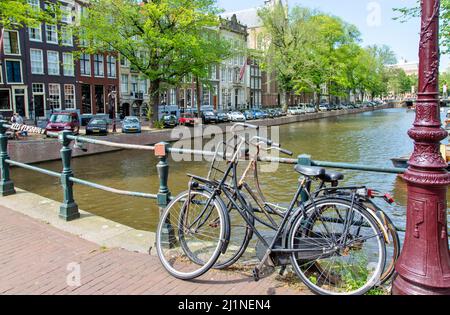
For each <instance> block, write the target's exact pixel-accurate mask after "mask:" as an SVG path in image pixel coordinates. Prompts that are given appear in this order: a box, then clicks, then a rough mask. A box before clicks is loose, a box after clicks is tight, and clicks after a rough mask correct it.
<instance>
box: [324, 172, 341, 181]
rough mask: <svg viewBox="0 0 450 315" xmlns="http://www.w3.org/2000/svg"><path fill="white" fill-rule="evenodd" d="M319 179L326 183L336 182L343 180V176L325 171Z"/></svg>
mask: <svg viewBox="0 0 450 315" xmlns="http://www.w3.org/2000/svg"><path fill="white" fill-rule="evenodd" d="M320 179H321V180H323V181H324V182H327V183H332V182H338V181H340V180H343V179H344V174H342V173H339V172H333V171H325V174H324V175H323V176H321V177H320Z"/></svg>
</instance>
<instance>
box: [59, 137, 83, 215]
mask: <svg viewBox="0 0 450 315" xmlns="http://www.w3.org/2000/svg"><path fill="white" fill-rule="evenodd" d="M69 135H72V132H70V131H62V132H61V133H60V134H59V136H58V140H59V142H60V143H61V144H62V146H63V147H62V149H61V151H60V152H61V159H62V163H63V170H62V173H61V185H62V188H63V191H64V201H63V203H62V205H61V207H60V210H59V217H60V218H62V219H64V220H66V221H72V220H75V219H78V218H79V217H80V212H79V211H78V205H77V204H76V203H75V201H74V199H73V183H72V182H71V181H70V177H73V172H72V168H71V167H70V161H71V159H72V149H71V148H70V143H71V142H72V140H70V139H68V138H67V136H69Z"/></svg>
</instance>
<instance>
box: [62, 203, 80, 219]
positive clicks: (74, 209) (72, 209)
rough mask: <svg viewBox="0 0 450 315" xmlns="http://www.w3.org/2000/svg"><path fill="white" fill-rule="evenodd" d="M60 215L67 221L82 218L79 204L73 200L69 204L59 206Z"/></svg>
mask: <svg viewBox="0 0 450 315" xmlns="http://www.w3.org/2000/svg"><path fill="white" fill-rule="evenodd" d="M59 217H60V218H61V219H63V220H65V221H73V220H76V219H79V218H80V212H79V211H78V205H77V204H76V203H75V202H73V203H69V204H62V205H61V207H60V208H59Z"/></svg>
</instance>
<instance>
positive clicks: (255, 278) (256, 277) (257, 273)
mask: <svg viewBox="0 0 450 315" xmlns="http://www.w3.org/2000/svg"><path fill="white" fill-rule="evenodd" d="M253 279H254V280H255V282H258V281H259V280H260V279H261V278H260V275H259V269H258V268H255V269H253Z"/></svg>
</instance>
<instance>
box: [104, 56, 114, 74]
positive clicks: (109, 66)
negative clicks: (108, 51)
mask: <svg viewBox="0 0 450 315" xmlns="http://www.w3.org/2000/svg"><path fill="white" fill-rule="evenodd" d="M106 62H107V65H106V67H107V70H108V78H115V77H116V58H115V57H113V56H108V57H107V59H106Z"/></svg>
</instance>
